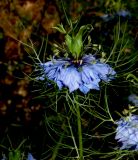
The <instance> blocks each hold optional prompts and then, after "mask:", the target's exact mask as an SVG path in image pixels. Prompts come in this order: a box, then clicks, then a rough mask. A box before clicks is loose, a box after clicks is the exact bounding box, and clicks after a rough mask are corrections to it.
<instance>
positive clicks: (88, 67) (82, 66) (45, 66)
mask: <svg viewBox="0 0 138 160" xmlns="http://www.w3.org/2000/svg"><path fill="white" fill-rule="evenodd" d="M40 68H41V69H42V72H41V73H42V74H41V75H40V76H39V77H37V79H38V80H45V78H47V79H49V80H52V81H54V82H55V83H56V84H57V86H58V87H59V89H61V88H62V87H68V88H69V91H70V92H73V91H75V90H77V89H79V90H80V91H81V92H83V93H84V94H86V93H87V92H89V91H90V89H95V90H99V82H100V81H101V80H103V81H105V82H109V81H110V80H112V79H113V78H114V76H115V74H116V72H115V71H114V70H113V69H112V68H111V67H110V66H109V65H108V64H105V63H102V62H100V61H99V60H97V59H96V58H95V57H94V56H93V55H91V54H89V55H85V56H83V57H82V59H81V60H78V61H73V60H71V59H69V58H67V59H64V58H61V59H53V60H51V61H48V62H46V63H41V64H40Z"/></svg>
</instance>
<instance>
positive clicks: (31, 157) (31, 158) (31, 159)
mask: <svg viewBox="0 0 138 160" xmlns="http://www.w3.org/2000/svg"><path fill="white" fill-rule="evenodd" d="M27 160H35V159H34V158H33V156H32V154H31V153H28V157H27Z"/></svg>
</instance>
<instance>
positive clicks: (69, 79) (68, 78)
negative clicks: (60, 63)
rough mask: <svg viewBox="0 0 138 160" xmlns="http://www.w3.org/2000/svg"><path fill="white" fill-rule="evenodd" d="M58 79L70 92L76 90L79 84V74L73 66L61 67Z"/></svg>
mask: <svg viewBox="0 0 138 160" xmlns="http://www.w3.org/2000/svg"><path fill="white" fill-rule="evenodd" d="M59 80H60V81H62V83H63V84H64V85H65V86H67V87H68V88H69V91H70V92H73V91H75V90H77V89H78V88H79V85H80V84H81V78H80V74H79V72H78V71H77V69H76V68H75V67H74V66H70V67H67V68H64V69H62V71H61V74H60V78H59Z"/></svg>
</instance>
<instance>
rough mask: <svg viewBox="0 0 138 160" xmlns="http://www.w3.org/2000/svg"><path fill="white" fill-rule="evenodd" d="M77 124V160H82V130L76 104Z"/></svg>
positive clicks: (78, 109) (78, 108)
mask: <svg viewBox="0 0 138 160" xmlns="http://www.w3.org/2000/svg"><path fill="white" fill-rule="evenodd" d="M76 107H77V108H76V112H77V123H78V136H79V160H83V143H82V128H81V116H80V107H79V104H77V103H76Z"/></svg>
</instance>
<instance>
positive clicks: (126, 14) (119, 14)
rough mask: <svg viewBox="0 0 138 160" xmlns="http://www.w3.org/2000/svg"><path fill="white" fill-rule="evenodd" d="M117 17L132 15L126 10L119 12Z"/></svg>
mask: <svg viewBox="0 0 138 160" xmlns="http://www.w3.org/2000/svg"><path fill="white" fill-rule="evenodd" d="M116 15H117V16H120V17H124V18H125V17H130V16H131V13H130V12H129V11H125V10H119V11H118V12H117V13H116Z"/></svg>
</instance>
